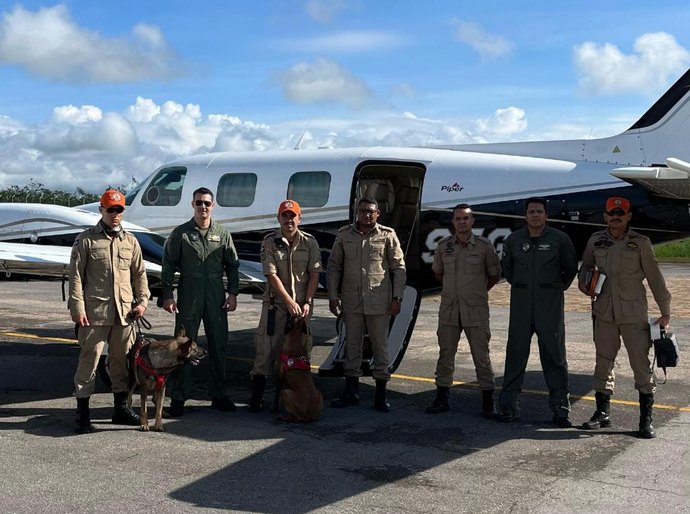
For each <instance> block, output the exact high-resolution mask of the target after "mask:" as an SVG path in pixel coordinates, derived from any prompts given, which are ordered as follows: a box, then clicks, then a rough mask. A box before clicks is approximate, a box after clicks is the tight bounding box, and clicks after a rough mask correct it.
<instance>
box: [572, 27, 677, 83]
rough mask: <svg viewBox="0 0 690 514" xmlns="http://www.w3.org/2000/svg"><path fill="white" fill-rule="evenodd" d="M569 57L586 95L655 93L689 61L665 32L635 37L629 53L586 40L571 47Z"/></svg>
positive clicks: (613, 46)
mask: <svg viewBox="0 0 690 514" xmlns="http://www.w3.org/2000/svg"><path fill="white" fill-rule="evenodd" d="M573 57H574V61H575V66H576V67H577V70H578V72H579V73H580V75H581V77H580V87H581V88H582V90H583V91H585V92H586V93H589V94H608V93H618V92H622V91H644V92H656V91H658V90H659V89H662V88H663V87H664V86H665V85H666V84H668V82H669V80H670V79H671V78H673V77H674V76H677V75H679V74H680V73H681V72H683V71H684V70H685V69H687V67H688V64H690V52H688V50H686V49H685V48H683V47H682V46H680V45H679V44H678V42H677V41H676V38H675V37H673V36H672V35H671V34H667V33H665V32H655V33H647V34H643V35H641V36H640V37H638V38H637V39H636V40H635V44H634V53H633V54H627V55H626V54H624V53H623V52H621V50H619V49H618V47H617V46H616V45H613V44H611V43H604V44H602V45H599V44H596V43H593V42H591V41H587V42H585V43H582V44H581V45H578V46H576V47H575V49H574V56H573Z"/></svg>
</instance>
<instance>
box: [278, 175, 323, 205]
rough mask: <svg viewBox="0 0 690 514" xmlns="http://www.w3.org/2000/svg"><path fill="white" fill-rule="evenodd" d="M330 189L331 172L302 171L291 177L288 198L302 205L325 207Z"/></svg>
mask: <svg viewBox="0 0 690 514" xmlns="http://www.w3.org/2000/svg"><path fill="white" fill-rule="evenodd" d="M330 189H331V174H330V173H328V172H327V171H300V172H297V173H295V174H294V175H293V176H292V177H290V183H289V184H288V190H287V198H289V199H290V200H295V201H296V202H297V203H299V204H300V206H302V207H323V206H324V205H326V203H327V202H328V195H329V193H330Z"/></svg>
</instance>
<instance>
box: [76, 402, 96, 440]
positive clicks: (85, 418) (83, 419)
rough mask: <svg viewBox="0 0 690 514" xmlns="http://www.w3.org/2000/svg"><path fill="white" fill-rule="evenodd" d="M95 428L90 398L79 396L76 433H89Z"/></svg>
mask: <svg viewBox="0 0 690 514" xmlns="http://www.w3.org/2000/svg"><path fill="white" fill-rule="evenodd" d="M93 430H94V429H93V425H92V424H91V411H90V410H89V398H77V419H76V420H75V421H74V432H75V433H76V434H89V433H91V432H93Z"/></svg>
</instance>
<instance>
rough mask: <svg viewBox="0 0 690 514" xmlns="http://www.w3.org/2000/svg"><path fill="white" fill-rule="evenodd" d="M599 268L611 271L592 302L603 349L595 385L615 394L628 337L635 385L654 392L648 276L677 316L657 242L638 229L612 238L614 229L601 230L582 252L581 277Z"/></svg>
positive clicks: (665, 309)
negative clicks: (618, 361)
mask: <svg viewBox="0 0 690 514" xmlns="http://www.w3.org/2000/svg"><path fill="white" fill-rule="evenodd" d="M594 267H596V268H597V269H598V270H599V272H600V273H603V274H604V275H606V280H605V281H604V284H603V286H602V289H601V293H600V294H599V295H597V298H596V300H595V301H593V302H592V316H593V318H594V345H595V347H596V351H597V356H596V366H595V368H594V389H595V390H596V391H597V392H600V393H604V394H606V395H611V394H613V389H614V384H615V373H614V370H613V368H614V364H615V360H616V356H617V355H618V351H619V350H620V347H621V337H622V338H623V343H624V344H625V348H626V350H627V351H628V359H629V360H630V367H631V368H632V370H633V374H634V376H635V389H637V390H639V391H640V393H642V394H653V393H654V392H655V389H656V384H655V383H654V374H653V373H652V370H651V365H650V362H649V350H650V349H651V346H652V342H651V337H650V333H649V320H648V317H647V316H648V306H647V291H646V289H645V287H644V284H643V283H642V281H643V280H645V279H646V280H647V284H649V288H650V289H651V290H652V294H653V295H654V299H655V300H656V303H657V304H658V305H659V309H660V310H661V314H662V316H670V315H671V293H670V292H669V291H668V289H667V288H666V281H665V280H664V277H663V275H662V274H661V271H660V270H659V265H658V264H657V262H656V258H655V257H654V249H653V248H652V243H651V242H650V240H649V238H647V237H646V236H643V235H641V234H638V233H637V232H634V231H632V230H629V231H628V232H627V233H626V234H625V235H623V236H622V237H621V238H620V239H614V238H613V237H611V234H610V233H609V231H608V229H607V230H601V231H599V232H595V233H594V234H592V237H590V239H589V241H588V242H587V246H586V248H585V252H584V254H583V255H582V267H581V268H580V275H579V279H580V281H583V280H584V276H585V274H586V272H587V271H589V270H591V269H593V268H594Z"/></svg>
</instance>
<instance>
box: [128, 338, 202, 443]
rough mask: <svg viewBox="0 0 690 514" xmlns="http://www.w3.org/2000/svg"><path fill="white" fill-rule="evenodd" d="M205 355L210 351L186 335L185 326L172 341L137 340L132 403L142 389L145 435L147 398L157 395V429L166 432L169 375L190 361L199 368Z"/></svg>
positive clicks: (131, 381) (131, 368) (132, 367)
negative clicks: (164, 425) (165, 405)
mask: <svg viewBox="0 0 690 514" xmlns="http://www.w3.org/2000/svg"><path fill="white" fill-rule="evenodd" d="M205 356H206V350H204V349H203V348H199V346H198V345H197V344H196V342H195V341H192V340H191V339H188V338H187V337H186V336H185V330H184V327H181V328H180V329H179V330H178V331H177V335H176V336H175V337H173V338H172V339H166V340H164V341H156V340H154V339H139V340H137V342H136V343H135V345H134V347H133V348H132V350H131V351H130V352H129V404H130V405H132V394H133V393H134V390H135V389H136V388H137V387H139V392H140V394H141V414H140V415H141V430H142V431H143V432H148V430H149V418H148V411H147V408H146V398H147V396H148V395H149V394H153V403H154V405H155V407H156V420H155V422H154V425H153V429H154V430H155V431H157V432H163V430H165V429H164V428H163V398H165V380H166V378H167V377H168V373H170V372H171V371H172V370H174V369H175V368H178V367H180V366H182V365H183V364H185V363H187V362H190V363H192V364H193V365H195V366H196V365H197V364H199V360H201V359H203V358H204V357H205Z"/></svg>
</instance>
